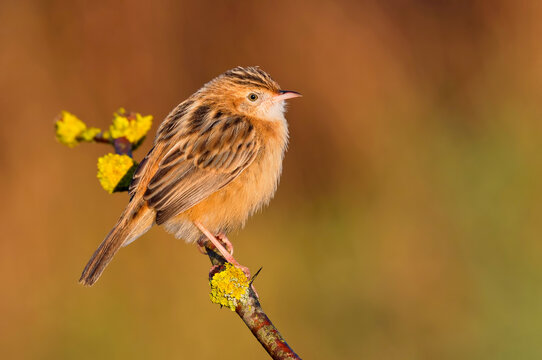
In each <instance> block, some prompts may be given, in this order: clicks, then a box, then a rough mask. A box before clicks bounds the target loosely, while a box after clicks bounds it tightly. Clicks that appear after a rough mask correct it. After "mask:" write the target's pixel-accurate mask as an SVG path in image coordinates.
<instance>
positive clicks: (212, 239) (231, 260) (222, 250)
mask: <svg viewBox="0 0 542 360" xmlns="http://www.w3.org/2000/svg"><path fill="white" fill-rule="evenodd" d="M194 225H196V226H197V228H198V229H199V230H200V231H201V232H202V233H203V235H205V236H206V237H207V239H209V241H210V242H211V243H213V245H214V246H215V247H216V249H217V250H218V251H219V252H220V254H221V255H222V256H223V257H224V259H226V261H227V262H229V263H230V264H232V265H233V266H235V267H237V268H239V269H241V270H243V272H244V273H245V275H246V277H247V278H248V279H250V270H249V269H248V268H247V267H246V266H243V265H241V264H239V263H238V262H237V260H235V258H234V257H233V255H232V254H230V253H229V252H228V250H226V249H225V248H224V246H222V244H221V243H220V241H218V239H217V238H216V237H214V236H213V234H211V232H210V231H209V230H207V229H206V228H205V227H204V226H203V225H202V224H201V223H200V222H198V221H194ZM228 242H229V241H228Z"/></svg>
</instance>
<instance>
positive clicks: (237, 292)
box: [210, 263, 250, 311]
mask: <svg viewBox="0 0 542 360" xmlns="http://www.w3.org/2000/svg"><path fill="white" fill-rule="evenodd" d="M210 283H211V294H210V298H211V301H212V302H214V303H215V304H219V305H221V306H226V307H229V308H230V309H231V310H232V311H235V309H236V308H237V305H238V304H239V303H241V304H243V303H246V301H247V300H248V287H249V285H250V283H249V280H248V279H247V277H246V275H245V273H244V272H243V270H241V269H239V268H237V267H235V266H233V265H232V264H230V263H226V264H225V268H224V270H222V271H220V272H217V273H216V274H214V275H213V277H212V279H211V281H210Z"/></svg>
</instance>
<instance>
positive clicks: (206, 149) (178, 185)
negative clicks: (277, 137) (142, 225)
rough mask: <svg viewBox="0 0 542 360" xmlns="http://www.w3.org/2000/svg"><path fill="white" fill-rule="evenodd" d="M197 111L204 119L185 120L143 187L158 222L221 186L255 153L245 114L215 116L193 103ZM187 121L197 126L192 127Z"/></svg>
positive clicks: (195, 112) (250, 126)
mask: <svg viewBox="0 0 542 360" xmlns="http://www.w3.org/2000/svg"><path fill="white" fill-rule="evenodd" d="M202 107H203V106H202ZM198 110H199V111H198ZM201 114H204V115H203V119H200V118H198V119H197V120H194V119H192V118H190V119H188V120H186V126H185V127H184V129H183V131H182V133H181V134H180V135H181V136H179V137H178V139H179V141H178V142H177V143H176V144H175V146H173V147H172V148H171V149H170V150H169V151H167V152H166V153H165V154H164V155H163V156H162V160H161V161H160V164H159V166H158V169H157V170H156V172H155V174H154V176H153V177H152V179H151V180H150V182H149V184H148V186H147V189H146V191H145V195H144V199H145V200H146V201H147V204H148V206H150V207H151V208H153V209H155V210H156V213H157V214H156V223H157V224H159V225H160V224H163V223H164V222H166V221H167V220H169V219H170V218H172V217H174V216H176V215H178V214H180V213H181V212H183V211H186V210H188V209H189V208H191V207H192V206H194V205H196V204H197V203H199V202H200V201H202V200H203V199H205V198H207V197H208V196H209V195H211V194H212V193H214V192H216V191H217V190H220V189H221V188H222V187H224V186H226V185H227V184H228V183H230V182H231V181H232V180H234V179H235V178H236V177H237V176H238V175H239V174H240V173H241V172H242V171H243V170H244V169H245V168H246V167H247V166H248V165H250V163H252V161H253V160H254V158H255V157H256V155H257V152H258V149H259V146H258V145H259V143H258V140H257V137H256V134H255V131H254V128H253V126H252V125H251V124H250V122H249V121H248V119H243V118H240V117H232V116H227V115H222V116H220V117H219V118H218V119H217V118H216V117H211V116H210V111H209V110H208V107H205V108H203V109H201V107H200V108H198V109H196V110H195V111H194V112H193V115H192V116H193V117H194V116H201ZM190 124H194V127H196V128H198V129H199V130H198V131H195V132H194V127H192V126H190ZM172 128H176V127H172ZM177 129H178V127H177Z"/></svg>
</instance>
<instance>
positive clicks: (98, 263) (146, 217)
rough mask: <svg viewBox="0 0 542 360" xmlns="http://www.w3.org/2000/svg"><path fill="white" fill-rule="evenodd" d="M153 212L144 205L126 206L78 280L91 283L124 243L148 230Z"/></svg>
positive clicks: (85, 283) (86, 283)
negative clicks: (139, 206) (133, 208)
mask: <svg viewBox="0 0 542 360" xmlns="http://www.w3.org/2000/svg"><path fill="white" fill-rule="evenodd" d="M153 213H154V212H153V211H152V210H150V209H149V208H147V207H146V206H143V207H141V208H139V209H137V210H135V211H134V210H131V209H130V208H127V209H126V211H125V212H124V213H123V214H122V216H121V217H120V219H119V221H118V222H117V224H116V225H115V227H114V228H113V229H112V230H111V231H110V232H109V234H108V235H107V236H106V238H105V239H104V241H102V243H101V244H100V246H99V247H98V249H96V251H95V252H94V254H93V255H92V257H91V258H90V260H89V262H88V263H87V265H86V266H85V269H84V270H83V273H82V274H81V278H80V279H79V282H80V283H81V284H83V285H86V286H91V285H93V284H94V283H95V282H96V281H97V280H98V278H99V277H100V276H101V275H102V273H103V271H104V270H105V268H106V266H107V265H108V264H109V262H110V261H111V260H112V259H113V256H115V254H116V253H117V251H119V249H120V248H121V247H122V246H123V245H124V244H128V243H131V242H132V241H134V240H135V239H137V238H138V237H140V236H141V235H143V234H144V233H146V232H147V230H149V228H150V227H151V226H152V223H153V221H154V216H153V215H154V214H153ZM132 214H135V216H134V215H132Z"/></svg>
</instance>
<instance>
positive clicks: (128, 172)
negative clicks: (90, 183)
mask: <svg viewBox="0 0 542 360" xmlns="http://www.w3.org/2000/svg"><path fill="white" fill-rule="evenodd" d="M135 168H136V164H135V162H134V160H133V159H132V158H131V157H129V156H128V155H117V154H107V155H104V156H102V157H100V158H98V180H99V181H100V184H101V185H102V187H103V188H104V190H105V191H107V192H108V193H110V194H112V193H113V192H114V191H115V190H120V189H121V188H125V187H127V186H128V185H129V184H130V181H131V180H132V175H133V172H134V170H135Z"/></svg>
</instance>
